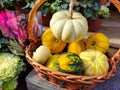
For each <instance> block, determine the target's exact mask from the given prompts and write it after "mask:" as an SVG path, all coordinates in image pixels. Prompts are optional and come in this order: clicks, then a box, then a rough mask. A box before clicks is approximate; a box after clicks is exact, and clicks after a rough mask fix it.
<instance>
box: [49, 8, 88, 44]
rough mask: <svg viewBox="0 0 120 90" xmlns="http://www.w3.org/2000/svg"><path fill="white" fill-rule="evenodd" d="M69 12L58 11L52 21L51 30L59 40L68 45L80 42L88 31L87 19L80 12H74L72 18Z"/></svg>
mask: <svg viewBox="0 0 120 90" xmlns="http://www.w3.org/2000/svg"><path fill="white" fill-rule="evenodd" d="M69 14H70V12H69V11H68V10H62V11H58V12H56V13H54V14H53V16H52V18H51V20H50V28H51V30H52V32H53V34H54V36H55V37H56V38H57V39H60V40H62V41H66V42H68V43H70V42H73V41H79V40H81V39H82V38H83V36H84V35H85V34H86V33H87V31H88V23H87V19H86V18H85V17H84V16H83V15H82V14H81V13H79V12H76V11H73V12H72V17H71V18H70V17H69V16H70V15H69Z"/></svg>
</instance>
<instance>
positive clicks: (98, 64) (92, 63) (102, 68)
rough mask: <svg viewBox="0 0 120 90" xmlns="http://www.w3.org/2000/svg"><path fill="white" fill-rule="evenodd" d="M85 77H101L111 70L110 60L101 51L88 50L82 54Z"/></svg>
mask: <svg viewBox="0 0 120 90" xmlns="http://www.w3.org/2000/svg"><path fill="white" fill-rule="evenodd" d="M79 56H80V58H81V59H82V62H83V71H84V74H85V75H90V76H99V75H103V74H106V73H107V72H108V69H109V63H108V58H107V56H106V55H105V54H103V53H102V52H100V51H99V50H94V49H88V50H86V51H83V52H81V53H80V55H79Z"/></svg>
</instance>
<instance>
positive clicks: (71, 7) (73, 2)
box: [68, 0, 79, 19]
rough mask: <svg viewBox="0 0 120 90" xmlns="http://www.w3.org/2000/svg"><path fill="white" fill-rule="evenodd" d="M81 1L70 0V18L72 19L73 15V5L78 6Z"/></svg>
mask: <svg viewBox="0 0 120 90" xmlns="http://www.w3.org/2000/svg"><path fill="white" fill-rule="evenodd" d="M78 5H79V2H78V1H76V0H70V4H69V16H68V18H69V19H72V15H73V7H74V6H78Z"/></svg>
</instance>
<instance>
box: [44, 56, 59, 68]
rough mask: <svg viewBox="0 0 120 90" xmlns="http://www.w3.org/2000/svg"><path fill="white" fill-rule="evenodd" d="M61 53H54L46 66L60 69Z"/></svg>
mask: <svg viewBox="0 0 120 90" xmlns="http://www.w3.org/2000/svg"><path fill="white" fill-rule="evenodd" d="M59 56H60V55H59V54H55V55H52V56H51V57H50V58H49V59H48V61H47V63H46V64H45V66H46V67H48V68H49V69H52V70H58V58H59Z"/></svg>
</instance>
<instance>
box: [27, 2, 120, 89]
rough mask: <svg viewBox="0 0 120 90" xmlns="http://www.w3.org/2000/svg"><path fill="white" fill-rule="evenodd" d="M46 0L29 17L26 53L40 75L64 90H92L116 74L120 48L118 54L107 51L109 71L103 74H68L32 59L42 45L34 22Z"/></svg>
mask: <svg viewBox="0 0 120 90" xmlns="http://www.w3.org/2000/svg"><path fill="white" fill-rule="evenodd" d="M44 1H45V0H37V1H36V3H35V5H34V6H33V8H32V10H31V11H30V13H29V18H28V36H29V41H30V44H29V45H28V46H27V47H26V50H25V54H26V59H27V61H28V63H29V64H31V65H32V66H33V67H34V69H35V71H36V72H37V74H38V75H39V77H41V78H43V79H45V80H47V81H49V82H50V83H51V84H54V85H55V86H57V87H60V88H63V90H82V89H83V90H91V89H92V88H93V87H95V86H96V84H97V83H101V82H104V81H105V80H107V79H110V78H111V77H112V76H114V75H115V71H116V67H117V63H118V62H119V61H120V50H118V51H117V52H116V54H114V55H112V54H111V53H109V52H108V53H107V56H108V58H109V65H110V67H109V71H108V73H106V74H104V75H101V76H83V75H72V74H66V73H62V72H59V71H55V70H51V69H48V68H47V67H45V66H44V65H41V64H39V63H37V62H35V61H34V60H33V59H32V55H33V52H34V51H35V49H36V48H37V47H38V46H39V45H41V38H39V39H38V38H35V35H34V33H33V29H32V24H33V21H34V16H35V14H36V11H37V9H38V8H39V7H40V6H41V5H42V3H44Z"/></svg>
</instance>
